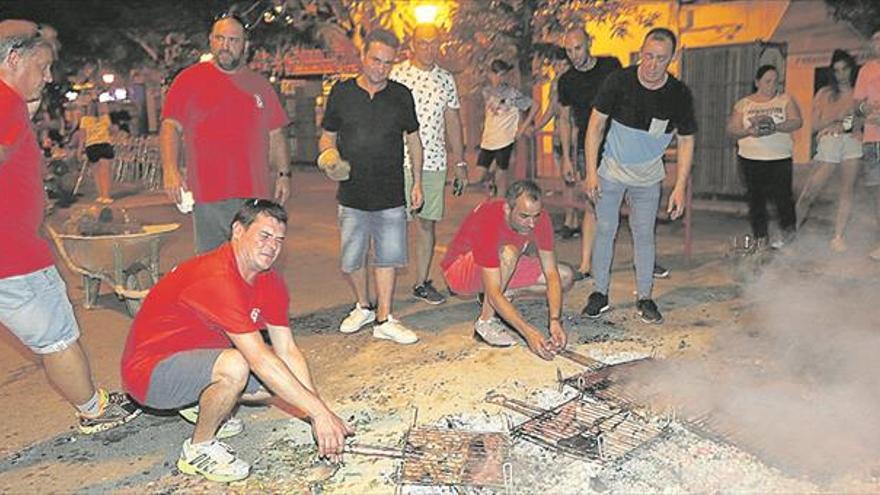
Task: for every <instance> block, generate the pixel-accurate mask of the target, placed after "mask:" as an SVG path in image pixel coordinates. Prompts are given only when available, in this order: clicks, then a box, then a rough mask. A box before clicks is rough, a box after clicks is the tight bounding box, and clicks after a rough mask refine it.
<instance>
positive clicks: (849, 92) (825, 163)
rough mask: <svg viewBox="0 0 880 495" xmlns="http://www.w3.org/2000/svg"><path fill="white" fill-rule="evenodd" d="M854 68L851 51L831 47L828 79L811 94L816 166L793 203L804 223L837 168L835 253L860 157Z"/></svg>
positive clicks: (841, 238)
mask: <svg viewBox="0 0 880 495" xmlns="http://www.w3.org/2000/svg"><path fill="white" fill-rule="evenodd" d="M856 69H857V66H856V61H855V59H854V58H853V57H852V55H850V54H849V53H847V52H846V51H844V50H834V54H833V55H832V56H831V70H832V71H833V76H832V78H831V83H830V84H828V85H827V86H823V87H822V88H821V89H820V90H819V91H817V92H816V96H815V97H814V98H813V119H812V120H813V132H815V133H816V139H817V141H818V143H819V145H818V148H817V151H816V156H815V157H814V160H815V161H816V167H815V168H814V169H813V172H812V173H811V174H810V177H809V179H807V183H806V185H804V188H803V190H802V191H801V195H800V197H799V198H798V201H797V207H796V210H797V217H798V219H799V221H800V223H803V222H804V221H805V220H806V218H807V212H808V211H809V210H810V206H811V205H812V203H813V200H815V199H816V196H817V195H818V194H819V193H820V192H821V191H822V188H823V187H824V186H825V184H826V183H827V182H828V179H829V178H830V177H831V174H833V173H834V170H835V169H838V168H839V169H840V188H839V189H838V193H837V213H836V214H835V216H834V236H833V237H832V238H831V250H832V251H834V252H836V253H840V252H843V251H846V247H847V246H846V241H844V231H845V230H846V224H847V222H848V221H849V217H850V213H851V212H852V203H853V186H854V185H855V181H856V177H857V176H858V172H859V165H860V163H861V162H860V160H859V159H860V158H861V157H862V146H861V142H862V139H861V136H860V132H859V131H858V130H857V129H853V114H854V112H855V101H854V99H853V85H854V83H855V80H856Z"/></svg>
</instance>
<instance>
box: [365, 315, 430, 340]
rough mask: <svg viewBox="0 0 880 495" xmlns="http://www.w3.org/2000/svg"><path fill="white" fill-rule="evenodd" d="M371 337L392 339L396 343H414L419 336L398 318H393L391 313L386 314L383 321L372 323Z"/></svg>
mask: <svg viewBox="0 0 880 495" xmlns="http://www.w3.org/2000/svg"><path fill="white" fill-rule="evenodd" d="M373 337H376V338H377V339H385V340H393V341H394V342H397V343H398V344H415V343H416V342H418V341H419V336H418V335H416V333H415V332H413V331H412V330H410V329H409V328H406V327H405V326H403V323H401V322H400V320H395V319H394V317H393V316H391V315H388V319H387V320H385V323H383V324H381V325H373Z"/></svg>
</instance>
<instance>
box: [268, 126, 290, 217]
mask: <svg viewBox="0 0 880 495" xmlns="http://www.w3.org/2000/svg"><path fill="white" fill-rule="evenodd" d="M269 165H270V167H271V168H272V173H273V174H274V175H275V201H276V202H277V203H278V204H282V205H283V204H284V203H285V202H287V198H289V197H290V150H289V148H288V145H287V128H286V127H281V128H279V129H273V130H271V131H269ZM282 174H285V175H282Z"/></svg>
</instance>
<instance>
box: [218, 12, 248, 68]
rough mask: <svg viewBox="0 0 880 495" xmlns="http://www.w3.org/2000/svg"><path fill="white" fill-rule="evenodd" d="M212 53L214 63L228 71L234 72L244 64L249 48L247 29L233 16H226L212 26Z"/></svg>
mask: <svg viewBox="0 0 880 495" xmlns="http://www.w3.org/2000/svg"><path fill="white" fill-rule="evenodd" d="M210 42H211V43H210V44H211V55H213V56H214V63H215V64H216V65H217V66H218V67H220V68H221V69H223V70H225V71H227V72H234V71H236V70H238V69H239V68H240V67H241V66H242V65H244V62H245V60H244V52H245V49H246V48H247V31H245V29H244V26H242V25H241V23H240V22H239V21H238V20H236V19H235V18H233V17H224V18H222V19H220V20H219V21H217V22H215V23H214V26H213V27H212V28H211V37H210Z"/></svg>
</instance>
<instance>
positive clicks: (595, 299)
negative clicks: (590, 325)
mask: <svg viewBox="0 0 880 495" xmlns="http://www.w3.org/2000/svg"><path fill="white" fill-rule="evenodd" d="M609 309H611V306H609V305H608V296H607V295H605V294H602V293H601V292H593V293H592V294H590V298H589V299H587V305H586V306H584V309H582V310H581V314H582V315H586V316H587V317H588V318H598V317H599V315H601V314H602V313H604V312H606V311H608V310H609Z"/></svg>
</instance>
